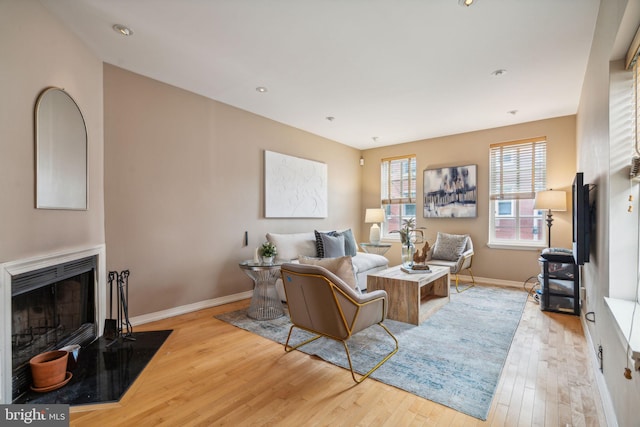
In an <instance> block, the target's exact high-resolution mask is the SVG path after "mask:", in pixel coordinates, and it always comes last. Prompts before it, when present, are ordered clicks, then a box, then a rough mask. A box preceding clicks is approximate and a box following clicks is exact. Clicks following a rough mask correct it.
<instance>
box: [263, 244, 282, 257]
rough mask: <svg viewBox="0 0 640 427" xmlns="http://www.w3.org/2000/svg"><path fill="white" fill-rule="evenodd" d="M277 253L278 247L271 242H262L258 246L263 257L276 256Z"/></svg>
mask: <svg viewBox="0 0 640 427" xmlns="http://www.w3.org/2000/svg"><path fill="white" fill-rule="evenodd" d="M277 254H278V249H277V248H276V245H274V244H273V243H271V242H264V243H263V244H262V245H261V246H260V255H261V256H265V257H270V256H276V255H277Z"/></svg>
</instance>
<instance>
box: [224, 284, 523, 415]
mask: <svg viewBox="0 0 640 427" xmlns="http://www.w3.org/2000/svg"><path fill="white" fill-rule="evenodd" d="M526 300H527V294H526V292H524V291H521V290H517V289H513V288H499V287H486V286H476V287H474V288H471V289H469V290H468V291H465V292H463V293H460V294H458V293H456V291H455V288H453V289H452V292H451V301H450V302H449V303H448V304H446V305H444V306H443V307H442V308H441V309H440V310H438V311H437V312H436V313H435V314H433V315H432V316H431V317H430V318H429V319H427V320H426V321H424V322H423V323H422V324H421V325H420V326H414V325H410V324H407V323H402V322H397V321H394V320H386V321H385V322H384V323H385V325H386V326H387V327H388V328H389V330H390V331H391V332H392V333H393V334H394V335H395V336H396V338H397V339H398V342H399V346H400V349H399V350H398V353H396V354H395V355H394V356H393V357H391V359H389V360H388V361H387V362H386V363H385V364H384V365H382V366H381V367H380V368H379V369H378V370H377V371H376V372H374V373H373V374H372V375H371V377H370V378H375V379H376V380H378V381H381V382H383V383H385V384H389V385H392V386H394V387H397V388H399V389H402V390H405V391H408V392H410V393H413V394H415V395H417V396H420V397H424V398H425V399H429V400H431V401H433V402H437V403H440V404H442V405H445V406H448V407H450V408H453V409H455V410H456V411H459V412H463V413H465V414H467V415H471V416H472V417H475V418H478V419H481V420H486V419H487V415H488V413H489V409H490V407H491V400H492V399H493V395H494V393H495V390H496V387H497V385H498V380H499V378H500V374H501V372H502V368H503V366H504V362H505V360H506V358H507V354H508V352H509V347H510V346H511V341H512V339H513V336H514V334H515V331H516V329H517V327H518V323H519V322H520V318H521V316H522V311H523V309H524V305H525V303H526ZM216 318H217V319H220V320H223V321H225V322H228V323H231V324H233V325H235V326H237V327H239V328H242V329H245V330H247V331H250V332H253V333H255V334H258V335H260V336H263V337H265V338H268V339H271V340H273V341H276V342H279V343H281V344H284V342H285V341H286V339H287V334H288V333H289V327H290V326H291V323H290V321H289V318H288V317H287V316H284V317H280V318H278V319H274V320H266V321H256V320H253V319H250V318H249V317H247V315H246V310H238V311H235V312H231V313H225V314H222V315H219V316H216ZM310 336H311V335H310V334H308V333H307V332H304V331H301V330H299V329H297V328H296V329H294V334H293V335H292V338H291V344H293V345H295V344H296V343H299V342H301V341H303V340H304V339H306V338H308V337H310ZM348 345H349V349H350V350H351V357H352V359H353V365H354V369H355V370H356V372H359V373H363V372H366V371H368V370H369V369H370V368H371V367H373V366H374V365H375V364H376V363H377V361H378V360H380V359H381V358H382V357H383V356H384V355H385V354H387V353H388V352H389V351H390V350H391V349H392V348H393V341H392V340H391V338H390V337H389V336H388V335H387V334H386V333H385V332H384V331H383V330H382V329H381V328H380V327H378V326H374V327H371V328H368V329H366V330H364V331H362V332H359V333H358V334H356V335H354V336H353V337H352V338H351V339H350V340H349V342H348ZM299 350H300V351H303V352H305V353H307V354H313V355H316V356H318V357H320V358H322V359H324V360H326V361H328V362H331V363H333V364H335V365H338V366H341V367H343V368H346V369H348V366H349V365H348V361H347V356H346V354H345V352H344V348H343V347H342V344H340V343H339V342H336V341H333V340H330V339H327V338H320V339H318V340H316V341H314V342H312V343H310V344H307V345H305V346H303V347H300V348H299ZM345 375H346V374H345Z"/></svg>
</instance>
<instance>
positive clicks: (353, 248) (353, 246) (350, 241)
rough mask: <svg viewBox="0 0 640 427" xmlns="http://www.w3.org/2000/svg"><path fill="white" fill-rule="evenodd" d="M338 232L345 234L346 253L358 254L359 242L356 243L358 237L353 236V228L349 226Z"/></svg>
mask: <svg viewBox="0 0 640 427" xmlns="http://www.w3.org/2000/svg"><path fill="white" fill-rule="evenodd" d="M336 234H337V235H338V236H339V235H342V236H344V254H345V255H349V256H356V254H357V253H358V244H357V243H356V239H355V238H354V237H353V232H352V231H351V229H350V228H349V229H347V230H344V231H340V232H338V233H336Z"/></svg>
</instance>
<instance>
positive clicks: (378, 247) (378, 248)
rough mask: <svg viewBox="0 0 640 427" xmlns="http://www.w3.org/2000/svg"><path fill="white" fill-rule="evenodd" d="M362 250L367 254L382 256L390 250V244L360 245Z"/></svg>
mask: <svg viewBox="0 0 640 427" xmlns="http://www.w3.org/2000/svg"><path fill="white" fill-rule="evenodd" d="M360 247H362V250H363V251H365V252H366V253H368V254H378V255H384V254H386V253H387V251H388V250H389V248H391V244H390V243H360Z"/></svg>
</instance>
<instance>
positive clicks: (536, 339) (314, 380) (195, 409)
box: [71, 300, 606, 427]
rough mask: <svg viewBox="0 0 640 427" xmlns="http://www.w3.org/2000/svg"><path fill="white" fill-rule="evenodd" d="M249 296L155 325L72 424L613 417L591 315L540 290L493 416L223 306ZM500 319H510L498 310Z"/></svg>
mask: <svg viewBox="0 0 640 427" xmlns="http://www.w3.org/2000/svg"><path fill="white" fill-rule="evenodd" d="M247 306H248V300H245V301H240V302H236V303H232V304H227V305H224V306H219V307H214V308H210V309H206V310H201V311H198V312H194V313H189V314H185V315H182V316H177V317H174V318H171V319H166V320H162V321H158V322H154V323H149V324H146V325H141V326H137V327H135V328H134V330H136V331H142V330H154V329H173V333H172V334H171V336H170V337H169V338H168V340H167V342H165V344H164V345H163V347H162V348H161V349H160V350H159V351H158V353H157V354H156V356H155V357H154V358H153V360H152V361H151V362H150V363H149V365H148V366H147V368H146V369H145V370H144V371H143V372H142V374H141V375H140V376H139V377H138V379H137V380H136V381H135V383H134V384H133V385H132V386H131V388H130V389H129V391H128V392H127V393H126V394H125V396H124V397H123V398H122V399H121V401H120V402H119V403H115V404H107V405H96V406H92V407H76V408H72V410H71V412H72V413H71V425H72V426H217V425H228V426H262V425H267V426H546V427H555V426H562V427H564V426H605V425H606V424H605V421H604V416H603V411H602V407H601V403H600V398H599V395H598V393H597V389H596V386H595V382H594V380H593V371H592V369H591V365H590V363H589V361H588V360H589V359H588V357H587V356H588V353H587V352H588V351H591V350H589V349H588V348H587V347H588V345H587V344H586V341H585V338H584V335H583V332H582V326H581V324H580V319H579V318H578V317H576V316H571V315H566V314H554V313H546V312H541V311H540V309H539V307H538V305H536V304H535V303H534V302H533V301H531V300H530V301H528V302H527V305H526V308H525V311H524V314H523V316H522V320H521V322H520V325H519V327H518V330H517V332H516V335H515V337H514V340H513V343H512V345H511V349H510V351H509V355H508V358H507V361H506V364H505V366H504V369H503V372H502V376H501V378H500V382H499V384H498V388H497V390H496V394H495V396H494V399H493V402H492V405H491V410H490V412H489V417H488V419H487V421H480V420H478V419H476V418H473V417H470V416H468V415H464V414H462V413H459V412H456V411H454V410H452V409H449V408H447V407H445V406H442V405H439V404H437V403H434V402H431V401H429V400H426V399H423V398H420V397H417V396H415V395H412V394H410V393H407V392H404V391H401V390H398V389H396V388H394V387H391V386H388V385H385V384H382V383H380V382H378V381H375V380H372V379H367V380H365V381H364V382H363V383H362V384H360V385H357V386H356V385H354V382H353V380H352V379H351V375H350V374H349V372H348V371H347V370H344V369H342V368H338V367H336V366H334V365H331V364H330V363H326V362H323V361H321V360H318V359H316V358H313V357H311V356H308V355H306V354H304V353H301V352H298V351H295V352H292V353H288V354H287V353H285V352H284V350H283V347H282V345H280V344H277V343H274V342H272V341H269V340H267V339H264V338H262V337H259V336H257V335H254V334H251V333H249V332H246V331H243V330H241V329H238V328H236V327H234V326H231V325H229V324H227V323H224V322H222V321H219V320H217V319H215V318H214V317H213V316H214V315H216V314H219V313H223V312H226V311H233V310H237V309H240V308H243V307H247ZM496 321H499V319H496Z"/></svg>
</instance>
